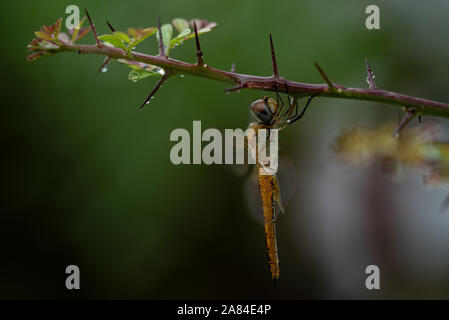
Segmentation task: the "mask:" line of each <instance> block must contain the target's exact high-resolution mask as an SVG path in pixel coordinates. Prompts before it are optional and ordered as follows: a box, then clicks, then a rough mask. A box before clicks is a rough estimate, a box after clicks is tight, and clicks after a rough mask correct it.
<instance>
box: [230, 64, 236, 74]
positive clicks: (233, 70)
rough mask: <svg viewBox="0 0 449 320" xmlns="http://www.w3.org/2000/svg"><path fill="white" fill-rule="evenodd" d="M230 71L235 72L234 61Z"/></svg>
mask: <svg viewBox="0 0 449 320" xmlns="http://www.w3.org/2000/svg"><path fill="white" fill-rule="evenodd" d="M231 72H232V73H234V72H235V63H233V64H232V65H231Z"/></svg>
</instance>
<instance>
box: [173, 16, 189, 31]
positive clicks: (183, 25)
mask: <svg viewBox="0 0 449 320" xmlns="http://www.w3.org/2000/svg"><path fill="white" fill-rule="evenodd" d="M172 23H173V26H174V27H175V29H176V30H178V32H179V33H181V32H183V31H184V30H186V29H189V22H188V21H187V20H185V19H182V18H176V19H173V21H172Z"/></svg>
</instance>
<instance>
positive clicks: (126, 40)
mask: <svg viewBox="0 0 449 320" xmlns="http://www.w3.org/2000/svg"><path fill="white" fill-rule="evenodd" d="M113 35H114V37H116V38H117V39H120V40H122V41H123V42H124V43H125V45H126V44H129V43H131V39H130V38H129V37H128V35H127V34H126V33H124V32H121V31H116V32H114V33H113Z"/></svg>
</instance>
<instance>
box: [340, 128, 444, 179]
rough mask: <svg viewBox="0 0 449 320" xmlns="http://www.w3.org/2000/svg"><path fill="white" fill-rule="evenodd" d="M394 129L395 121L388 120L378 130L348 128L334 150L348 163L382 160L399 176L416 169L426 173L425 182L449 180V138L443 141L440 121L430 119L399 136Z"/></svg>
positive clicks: (388, 170)
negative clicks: (396, 137) (435, 121)
mask: <svg viewBox="0 0 449 320" xmlns="http://www.w3.org/2000/svg"><path fill="white" fill-rule="evenodd" d="M393 129H394V125H393V124H392V123H386V124H383V125H382V126H380V127H379V128H376V129H367V128H352V129H349V130H346V131H344V132H343V133H342V134H341V135H340V136H339V137H338V138H337V140H336V141H335V144H334V150H335V152H336V153H337V154H338V155H339V156H340V159H341V160H342V161H343V162H345V163H348V164H352V165H362V164H367V163H370V162H372V161H373V160H375V159H379V160H380V161H381V162H382V164H383V168H384V169H385V170H386V171H387V172H388V173H391V174H394V175H395V176H396V177H400V176H402V175H403V174H404V173H406V172H407V171H415V172H419V173H422V174H424V177H425V183H426V184H430V185H442V184H447V183H448V182H449V141H447V140H443V138H442V137H443V130H442V128H441V127H440V126H439V125H438V124H436V123H431V122H427V123H426V124H423V125H421V126H417V127H415V128H413V129H410V130H407V131H405V132H404V133H403V134H402V135H401V137H400V138H398V139H395V138H394V137H392V136H391V131H392V130H393Z"/></svg>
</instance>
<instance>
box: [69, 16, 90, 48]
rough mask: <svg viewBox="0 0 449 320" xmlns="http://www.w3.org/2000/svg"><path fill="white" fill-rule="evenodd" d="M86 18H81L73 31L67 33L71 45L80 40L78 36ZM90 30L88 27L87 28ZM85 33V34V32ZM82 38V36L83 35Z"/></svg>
mask: <svg viewBox="0 0 449 320" xmlns="http://www.w3.org/2000/svg"><path fill="white" fill-rule="evenodd" d="M86 18H87V17H84V18H82V19H81V20H80V21H79V22H78V25H77V26H76V28H75V29H70V30H69V33H70V34H71V35H72V43H75V41H76V40H78V39H80V38H82V37H81V36H78V35H79V34H80V31H82V30H81V27H82V26H83V23H84V21H86ZM89 28H90V26H89ZM86 33H87V32H86ZM83 36H84V35H83Z"/></svg>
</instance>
